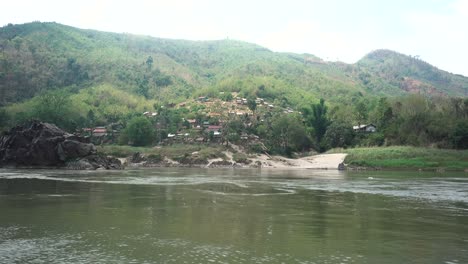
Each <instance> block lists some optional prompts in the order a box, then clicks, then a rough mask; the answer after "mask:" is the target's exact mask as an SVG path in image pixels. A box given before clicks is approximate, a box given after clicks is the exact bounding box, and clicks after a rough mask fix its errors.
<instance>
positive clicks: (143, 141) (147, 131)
mask: <svg viewBox="0 0 468 264" xmlns="http://www.w3.org/2000/svg"><path fill="white" fill-rule="evenodd" d="M124 137H126V139H127V140H128V143H129V144H130V145H133V146H147V145H149V144H151V143H152V142H153V140H154V137H155V131H154V128H153V125H152V124H151V122H150V121H149V120H148V118H146V117H143V116H138V117H134V118H132V119H131V120H130V121H129V122H128V124H127V127H126V128H125V131H124Z"/></svg>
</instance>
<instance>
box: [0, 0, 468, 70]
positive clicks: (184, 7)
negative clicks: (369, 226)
mask: <svg viewBox="0 0 468 264" xmlns="http://www.w3.org/2000/svg"><path fill="white" fill-rule="evenodd" d="M0 8H1V9H0V25H2V26H3V25H6V24H8V23H13V24H19V23H25V22H31V21H42V22H45V21H55V22H58V23H62V24H66V25H70V26H76V27H80V28H90V29H97V30H103V31H112V32H127V33H134V34H143V35H151V36H155V37H163V38H177V39H191V40H213V39H224V38H231V39H237V40H243V41H248V42H252V43H256V44H259V45H262V46H264V47H267V48H269V49H271V50H273V51H289V52H296V53H310V54H314V55H317V56H319V57H321V58H323V59H325V60H340V61H344V62H348V63H354V62H356V61H357V60H358V59H360V58H361V57H362V56H364V55H365V54H366V53H368V52H370V51H372V50H375V49H381V48H386V49H392V50H396V51H398V52H401V53H404V54H408V55H419V56H420V57H421V59H423V60H425V61H427V62H429V63H431V64H433V65H435V66H437V67H438V68H441V69H443V70H447V71H449V72H453V73H458V74H463V75H465V76H468V50H467V49H468V0H389V1H379V0H348V1H346V0H342V1H339V0H324V1H321V0H287V1H279V0H232V1H223V0H193V1H191V0H155V1H149V0H132V1H117V0H115V1H110V0H103V1H99V0H77V1H65V0H56V1H54V0H40V1H38V0H30V1H28V0H5V1H2V4H1V5H0Z"/></svg>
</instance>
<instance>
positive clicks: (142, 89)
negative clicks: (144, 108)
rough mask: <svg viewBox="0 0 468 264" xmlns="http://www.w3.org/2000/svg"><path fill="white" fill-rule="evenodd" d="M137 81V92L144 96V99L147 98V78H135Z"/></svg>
mask: <svg viewBox="0 0 468 264" xmlns="http://www.w3.org/2000/svg"><path fill="white" fill-rule="evenodd" d="M137 83H138V88H137V93H138V94H140V95H142V96H144V97H145V98H146V99H148V97H149V94H148V91H149V84H148V78H147V77H144V78H143V79H142V80H137Z"/></svg>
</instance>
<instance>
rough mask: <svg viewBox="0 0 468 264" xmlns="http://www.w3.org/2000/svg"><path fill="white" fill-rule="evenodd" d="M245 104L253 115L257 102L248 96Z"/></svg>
mask: <svg viewBox="0 0 468 264" xmlns="http://www.w3.org/2000/svg"><path fill="white" fill-rule="evenodd" d="M247 106H248V107H249V109H250V110H251V111H252V112H253V113H254V115H255V110H256V109H257V102H255V99H254V98H248V99H247Z"/></svg>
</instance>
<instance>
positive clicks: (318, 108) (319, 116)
mask: <svg viewBox="0 0 468 264" xmlns="http://www.w3.org/2000/svg"><path fill="white" fill-rule="evenodd" d="M327 111H328V108H327V106H326V105H325V100H324V99H323V98H322V99H320V102H319V103H318V104H314V105H312V110H309V109H307V108H306V109H304V111H303V112H304V115H305V118H306V120H307V122H308V123H309V125H310V126H311V127H313V128H314V134H315V139H316V140H317V143H318V144H320V143H321V141H322V138H323V136H324V135H325V132H326V131H327V127H328V126H329V125H330V120H329V118H328V116H327Z"/></svg>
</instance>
